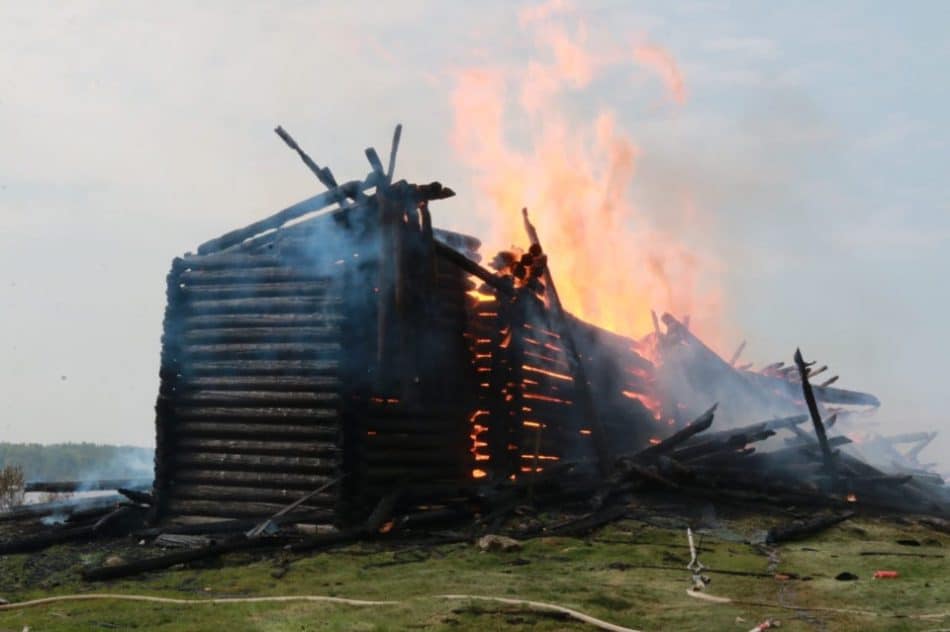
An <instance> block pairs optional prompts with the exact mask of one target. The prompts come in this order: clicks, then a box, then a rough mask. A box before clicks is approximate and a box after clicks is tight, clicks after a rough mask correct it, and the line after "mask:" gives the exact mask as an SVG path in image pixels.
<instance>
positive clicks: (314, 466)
mask: <svg viewBox="0 0 950 632" xmlns="http://www.w3.org/2000/svg"><path fill="white" fill-rule="evenodd" d="M172 458H173V460H174V463H175V464H176V465H177V466H178V467H190V468H206V469H222V470H241V471H245V472H301V473H303V472H311V473H323V472H327V473H329V472H334V471H336V470H337V469H339V467H340V458H339V457H338V456H336V455H334V456H332V457H328V458H317V457H303V456H272V455H266V454H219V453H214V452H190V451H185V450H176V451H175V454H174V455H173V457H172Z"/></svg>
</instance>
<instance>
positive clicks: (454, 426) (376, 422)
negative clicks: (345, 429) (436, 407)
mask: <svg viewBox="0 0 950 632" xmlns="http://www.w3.org/2000/svg"><path fill="white" fill-rule="evenodd" d="M360 427H361V428H362V429H363V430H364V432H376V433H378V434H379V435H384V434H392V433H395V434H401V433H414V434H417V435H439V436H453V435H456V434H463V435H467V434H468V432H469V428H470V427H471V425H470V424H469V423H468V420H467V418H466V417H465V416H464V415H459V416H458V417H456V418H455V419H449V418H438V419H434V418H403V419H400V418H392V419H366V420H365V421H362V423H361V424H360Z"/></svg>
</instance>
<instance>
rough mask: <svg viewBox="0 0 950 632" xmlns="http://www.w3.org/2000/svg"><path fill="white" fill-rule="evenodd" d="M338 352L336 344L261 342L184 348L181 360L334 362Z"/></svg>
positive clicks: (338, 347)
mask: <svg viewBox="0 0 950 632" xmlns="http://www.w3.org/2000/svg"><path fill="white" fill-rule="evenodd" d="M339 352H340V344H339V343H338V342H264V343H223V344H203V345H185V346H183V347H182V348H181V352H180V356H179V357H180V358H181V361H182V362H185V361H187V360H186V359H194V360H198V359H202V360H204V359H217V358H221V359H233V360H241V359H244V358H247V359H261V360H265V359H267V360H284V359H292V358H310V359H316V358H321V359H328V360H330V359H333V358H334V357H335V356H336V355H337V354H338V353H339Z"/></svg>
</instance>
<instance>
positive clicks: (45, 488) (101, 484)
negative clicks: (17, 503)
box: [23, 478, 152, 494]
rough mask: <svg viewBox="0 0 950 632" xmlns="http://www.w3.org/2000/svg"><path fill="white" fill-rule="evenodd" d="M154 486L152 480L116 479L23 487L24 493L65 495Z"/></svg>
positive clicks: (47, 483)
mask: <svg viewBox="0 0 950 632" xmlns="http://www.w3.org/2000/svg"><path fill="white" fill-rule="evenodd" d="M151 486H152V479H150V478H116V479H105V480H92V481H32V482H30V483H27V484H26V485H24V487H23V491H24V492H27V493H30V492H47V493H54V494H63V493H69V492H92V491H108V490H113V489H118V488H120V487H123V488H125V489H145V488H147V487H151Z"/></svg>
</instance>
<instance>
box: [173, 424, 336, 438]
mask: <svg viewBox="0 0 950 632" xmlns="http://www.w3.org/2000/svg"><path fill="white" fill-rule="evenodd" d="M172 428H173V431H174V432H175V433H176V434H177V435H179V436H191V437H212V438H228V437H234V438H239V437H246V438H253V439H262V438H268V439H271V438H273V439H297V440H303V439H336V437H337V436H338V435H339V434H340V428H339V426H337V425H333V424H321V425H316V424H275V423H266V424H256V423H236V422H211V421H176V422H175V423H174V424H173V426H172Z"/></svg>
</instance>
